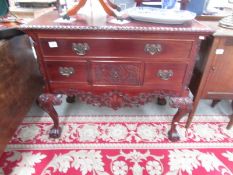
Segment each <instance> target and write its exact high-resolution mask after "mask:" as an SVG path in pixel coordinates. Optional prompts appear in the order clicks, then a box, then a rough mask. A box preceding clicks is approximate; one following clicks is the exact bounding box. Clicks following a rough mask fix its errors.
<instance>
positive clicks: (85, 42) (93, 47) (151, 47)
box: [40, 38, 193, 60]
mask: <svg viewBox="0 0 233 175" xmlns="http://www.w3.org/2000/svg"><path fill="white" fill-rule="evenodd" d="M40 45H41V48H42V52H43V55H44V56H76V57H80V58H82V57H85V56H87V57H112V58H114V57H116V58H119V57H126V58H130V57H137V58H153V59H154V58H157V59H168V60H171V59H174V60H177V59H183V60H184V59H187V58H189V56H190V53H191V49H192V45H193V41H192V40H178V39H166V38H165V39H148V38H146V39H144V38H130V39H129V38H127V39H125V38H116V39H114V38H87V39H85V38H74V39H73V38H72V39H70V38H59V39H52V38H40ZM51 59H52V58H51Z"/></svg>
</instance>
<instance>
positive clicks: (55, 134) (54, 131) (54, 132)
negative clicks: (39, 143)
mask: <svg viewBox="0 0 233 175" xmlns="http://www.w3.org/2000/svg"><path fill="white" fill-rule="evenodd" d="M60 136H61V127H58V128H55V127H53V128H51V129H50V131H49V137H50V138H54V139H56V138H59V137H60Z"/></svg>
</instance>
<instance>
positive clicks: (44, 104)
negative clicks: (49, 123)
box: [38, 93, 62, 138]
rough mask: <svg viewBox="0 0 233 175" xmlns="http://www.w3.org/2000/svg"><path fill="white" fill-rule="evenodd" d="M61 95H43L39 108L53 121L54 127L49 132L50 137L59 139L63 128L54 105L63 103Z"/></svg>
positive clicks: (39, 99) (39, 100)
mask: <svg viewBox="0 0 233 175" xmlns="http://www.w3.org/2000/svg"><path fill="white" fill-rule="evenodd" d="M61 97H62V96H61V95H54V94H48V93H46V94H42V95H40V96H39V98H38V103H39V106H40V107H41V108H42V109H43V110H44V111H45V112H47V113H48V114H49V116H50V117H51V118H52V120H53V123H54V125H53V127H52V128H51V130H50V132H49V137H51V138H58V137H60V136H61V127H60V126H59V119H58V115H57V112H56V110H55V109H54V107H53V106H54V105H60V104H61V103H62V99H61Z"/></svg>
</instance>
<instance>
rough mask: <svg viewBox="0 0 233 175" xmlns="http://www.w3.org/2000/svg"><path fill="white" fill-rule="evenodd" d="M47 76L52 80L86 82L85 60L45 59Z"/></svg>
mask: <svg viewBox="0 0 233 175" xmlns="http://www.w3.org/2000/svg"><path fill="white" fill-rule="evenodd" d="M45 65H46V69H47V71H48V77H49V80H50V81H53V82H56V81H57V82H74V83H75V82H87V64H86V61H73V62H71V61H46V62H45Z"/></svg>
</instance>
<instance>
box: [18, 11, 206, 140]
mask: <svg viewBox="0 0 233 175" xmlns="http://www.w3.org/2000/svg"><path fill="white" fill-rule="evenodd" d="M58 17H59V16H58V14H57V12H52V13H49V14H47V15H45V16H42V17H40V18H38V19H36V20H35V21H33V22H32V23H30V24H28V25H24V26H21V28H22V30H24V31H25V32H26V33H27V34H28V35H30V36H31V37H32V39H33V41H34V46H35V49H36V53H37V56H38V63H39V65H40V70H41V73H42V74H43V77H44V80H45V89H44V94H42V95H41V96H40V97H39V103H40V105H41V107H42V108H43V109H45V111H47V112H48V113H49V114H50V116H51V117H52V119H53V121H54V127H53V128H52V129H51V132H50V136H51V137H59V135H60V132H61V131H60V128H59V124H58V117H57V113H56V111H55V110H54V108H53V105H56V104H60V103H61V99H60V96H59V95H58V94H65V95H68V96H69V97H71V96H77V97H78V98H79V99H80V100H81V101H84V102H86V103H89V104H93V105H98V106H108V107H111V108H114V109H117V108H119V107H125V106H133V105H142V104H144V103H146V102H150V101H152V100H153V98H154V97H166V96H169V97H172V98H171V106H173V107H177V108H179V110H178V112H177V114H176V115H175V117H174V119H173V121H172V128H171V130H170V131H169V138H170V139H171V140H173V141H175V140H177V139H178V138H179V137H178V134H177V131H176V128H175V124H176V122H177V121H179V120H180V118H181V116H183V115H184V114H186V113H187V112H189V110H190V109H191V106H192V100H191V99H190V98H189V95H188V94H189V91H188V89H187V86H188V84H189V81H190V77H191V74H192V70H193V66H194V62H195V56H196V53H197V51H198V46H199V36H205V35H208V34H210V30H209V28H207V27H205V26H202V25H201V24H200V23H198V22H197V21H192V22H190V23H187V24H184V25H179V26H174V25H173V26H169V25H158V24H150V23H143V22H135V21H131V22H129V23H128V24H124V25H117V24H112V23H108V22H106V23H105V24H92V23H88V22H87V21H85V20H84V19H80V18H79V17H78V16H77V20H76V21H75V22H73V23H68V24H67V23H56V22H54V20H56V19H57V18H58Z"/></svg>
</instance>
